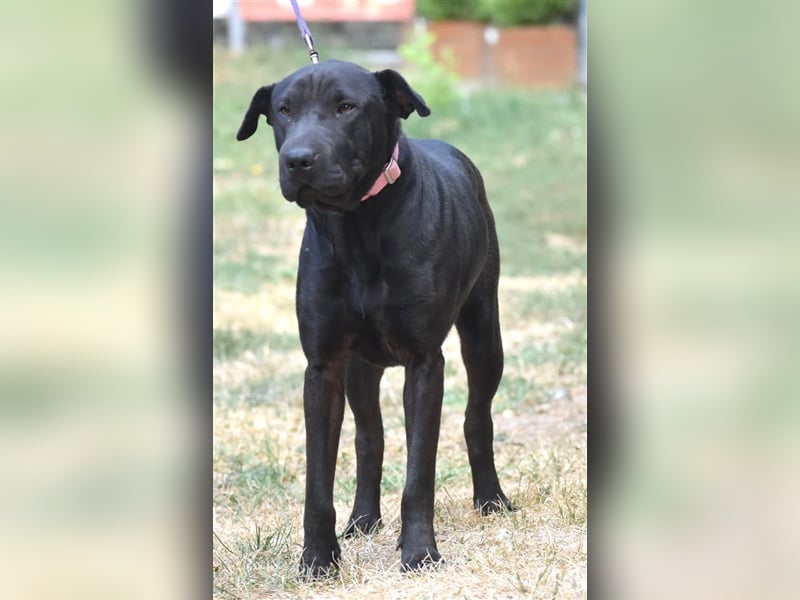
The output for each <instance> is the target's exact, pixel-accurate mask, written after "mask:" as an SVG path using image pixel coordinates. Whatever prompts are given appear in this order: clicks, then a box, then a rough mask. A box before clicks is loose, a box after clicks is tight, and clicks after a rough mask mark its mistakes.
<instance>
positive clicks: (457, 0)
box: [417, 0, 478, 21]
mask: <svg viewBox="0 0 800 600" xmlns="http://www.w3.org/2000/svg"><path fill="white" fill-rule="evenodd" d="M477 5H478V2H469V1H465V0H417V14H418V15H419V16H420V17H425V18H426V19H430V20H432V21H450V20H453V21H474V20H476V10H475V8H476V6H477Z"/></svg>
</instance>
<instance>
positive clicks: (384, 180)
mask: <svg viewBox="0 0 800 600" xmlns="http://www.w3.org/2000/svg"><path fill="white" fill-rule="evenodd" d="M399 153H400V145H399V142H398V143H397V144H395V145H394V150H392V157H391V158H390V159H389V162H388V163H386V164H385V165H384V167H383V171H382V172H381V174H380V175H378V178H377V179H376V180H375V183H373V184H372V187H371V188H369V191H368V192H367V193H366V194H364V195H363V196H362V197H361V201H362V202H364V200H366V199H368V198H372V196H377V195H378V193H379V192H380V191H381V190H382V189H383V188H385V187H386V186H387V185H392V184H393V183H394V182H395V181H397V178H398V177H400V165H398V164H397V157H398V155H399Z"/></svg>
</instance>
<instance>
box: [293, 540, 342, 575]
mask: <svg viewBox="0 0 800 600" xmlns="http://www.w3.org/2000/svg"><path fill="white" fill-rule="evenodd" d="M340 556H341V553H340V551H339V546H338V545H337V546H335V547H334V549H333V550H331V551H329V552H315V551H312V550H311V549H309V548H306V549H305V550H303V556H302V558H301V559H300V577H301V579H305V580H307V581H317V580H321V579H329V578H331V577H334V576H336V575H337V574H338V573H339V557H340Z"/></svg>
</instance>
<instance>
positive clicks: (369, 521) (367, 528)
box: [342, 514, 381, 538]
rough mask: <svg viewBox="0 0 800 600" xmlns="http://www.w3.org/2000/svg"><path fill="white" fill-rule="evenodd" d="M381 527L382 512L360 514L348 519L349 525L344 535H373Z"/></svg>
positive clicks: (350, 536)
mask: <svg viewBox="0 0 800 600" xmlns="http://www.w3.org/2000/svg"><path fill="white" fill-rule="evenodd" d="M380 528H381V516H380V514H377V515H372V514H366V515H359V516H355V515H353V516H351V517H350V520H349V521H347V527H345V530H344V533H343V534H342V537H344V538H353V537H356V536H358V535H372V534H374V533H376V532H377V531H378V530H379V529H380Z"/></svg>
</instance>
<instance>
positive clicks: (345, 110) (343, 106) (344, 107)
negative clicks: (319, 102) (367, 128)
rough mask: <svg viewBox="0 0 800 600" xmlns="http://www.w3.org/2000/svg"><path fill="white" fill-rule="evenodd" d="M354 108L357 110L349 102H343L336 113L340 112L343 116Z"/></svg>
mask: <svg viewBox="0 0 800 600" xmlns="http://www.w3.org/2000/svg"><path fill="white" fill-rule="evenodd" d="M354 108H355V106H354V105H353V104H350V103H349V102H342V103H341V104H339V106H338V107H337V108H336V112H338V113H339V114H340V115H342V114H344V113H349V112H350V111H351V110H353V109H354Z"/></svg>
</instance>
